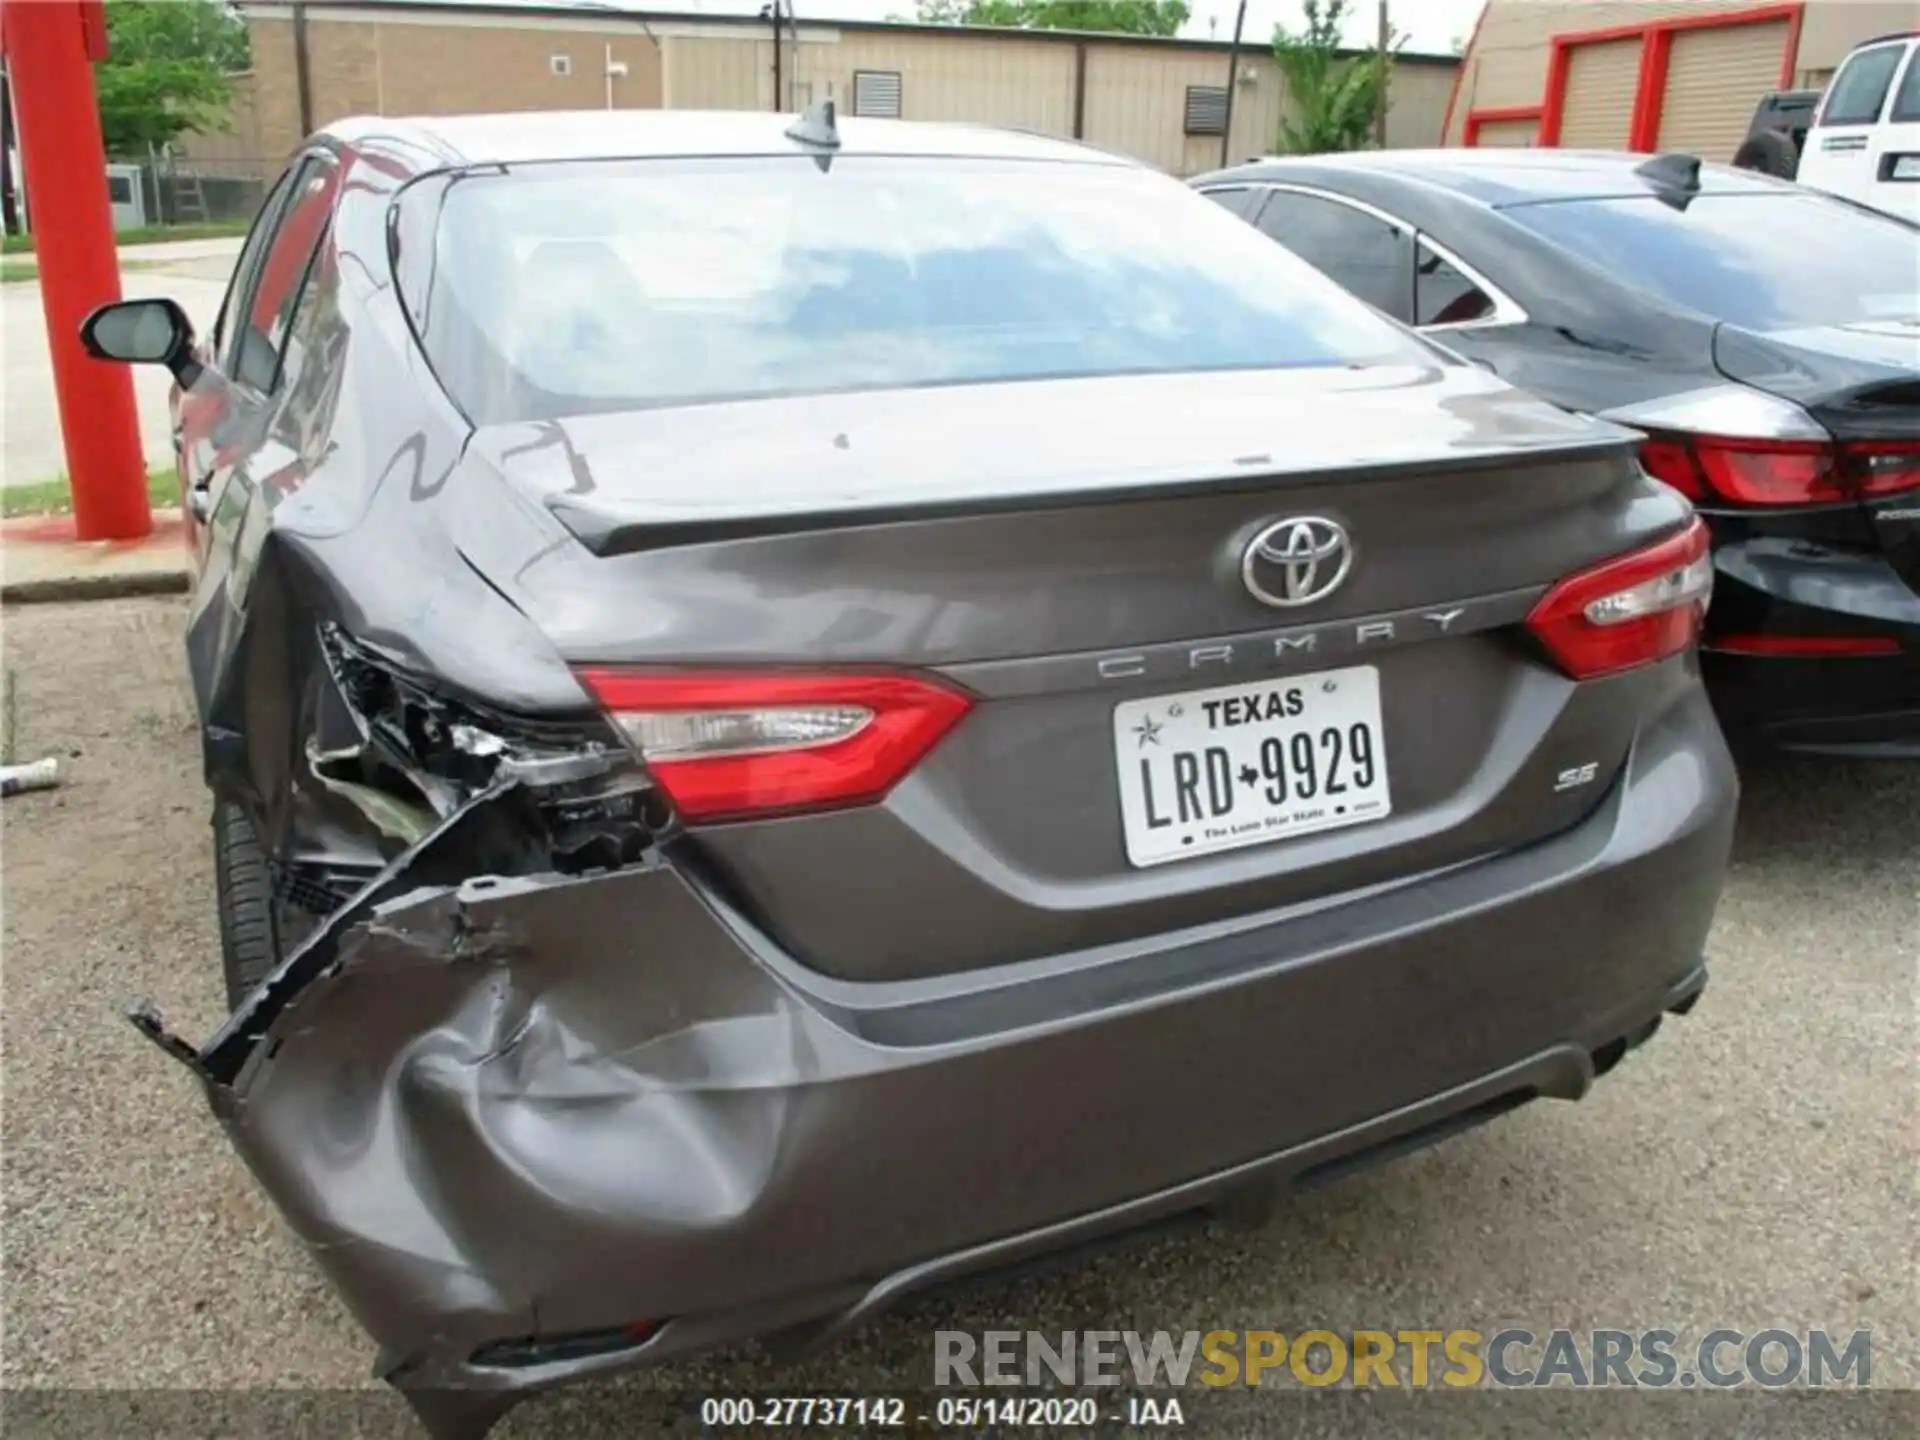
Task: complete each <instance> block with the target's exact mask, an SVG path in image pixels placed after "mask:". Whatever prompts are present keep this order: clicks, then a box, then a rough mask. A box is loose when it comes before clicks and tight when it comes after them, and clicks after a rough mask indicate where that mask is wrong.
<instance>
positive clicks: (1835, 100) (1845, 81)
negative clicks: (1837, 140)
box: [1818, 45, 1907, 125]
mask: <svg viewBox="0 0 1920 1440" xmlns="http://www.w3.org/2000/svg"><path fill="white" fill-rule="evenodd" d="M1906 53H1907V50H1906V47H1905V46H1904V45H1881V46H1879V47H1877V48H1875V49H1872V50H1862V51H1860V52H1859V53H1858V54H1856V55H1854V56H1853V57H1852V58H1851V59H1849V60H1848V61H1847V63H1846V64H1844V65H1842V66H1841V67H1840V73H1839V74H1838V75H1836V76H1834V77H1833V84H1832V85H1830V86H1828V87H1827V102H1826V104H1825V105H1824V106H1823V107H1822V108H1821V111H1820V119H1819V122H1818V123H1819V124H1821V125H1871V124H1873V122H1874V121H1876V120H1878V119H1879V118H1880V109H1881V107H1882V106H1883V105H1885V104H1886V102H1887V90H1888V88H1889V87H1890V86H1891V85H1892V84H1893V72H1894V71H1895V70H1896V69H1898V68H1899V65H1900V60H1901V57H1902V56H1904V55H1905V54H1906Z"/></svg>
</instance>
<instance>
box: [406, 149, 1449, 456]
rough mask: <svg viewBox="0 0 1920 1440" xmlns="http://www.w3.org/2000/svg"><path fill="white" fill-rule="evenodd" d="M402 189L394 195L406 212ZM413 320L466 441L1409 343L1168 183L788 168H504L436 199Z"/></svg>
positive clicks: (980, 170) (778, 161)
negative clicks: (518, 427) (664, 412)
mask: <svg viewBox="0 0 1920 1440" xmlns="http://www.w3.org/2000/svg"><path fill="white" fill-rule="evenodd" d="M416 198H418V199H426V200H430V198H431V197H430V196H427V195H424V194H423V195H421V196H418V197H416V196H415V195H414V193H413V192H411V191H409V192H406V193H404V194H403V195H402V196H401V198H400V203H401V205H403V206H405V205H407V204H409V203H411V202H412V201H413V200H415V199H416ZM440 203H441V211H440V219H439V225H438V230H437V235H436V240H435V252H434V253H435V259H434V265H433V272H432V281H431V294H430V298H429V303H428V305H427V306H426V313H425V314H424V315H422V314H421V313H420V312H419V307H417V306H415V307H414V310H415V313H414V320H415V323H416V326H417V327H418V329H419V332H420V334H421V336H422V340H423V343H424V345H425V347H426V349H427V352H428V355H429V357H430V358H431V360H432V361H433V364H434V369H435V372H436V373H437V374H438V375H439V376H440V378H441V380H442V382H443V383H444V384H445V385H446V387H447V389H448V390H449V392H450V393H451V394H452V395H453V398H454V399H455V401H456V402H457V403H459V404H460V406H461V408H462V409H463V410H465V411H466V413H467V414H468V416H469V417H470V418H472V419H474V420H476V421H478V422H479V423H491V422H496V421H502V420H525V419H543V418H556V417H558V416H562V415H567V414H573V413H580V412H584V411H591V410H608V409H634V408H640V407H645V406H651V405H683V404H693V403H702V402H710V401H718V400H729V399H753V398H761V397H770V396H778V395H796V394H808V393H822V392H828V391H835V390H870V389H882V388H888V387H903V386H924V385H939V384H965V383H980V382H987V381H996V380H1024V379H1041V378H1048V377H1065V376H1097V375H1121V374H1147V373H1155V372H1164V371H1191V370H1209V369H1228V368H1263V369H1265V368H1276V367H1290V366H1328V365H1343V364H1353V363H1360V362H1365V361H1369V360H1373V359H1381V358H1385V357H1388V356H1391V357H1393V358H1395V359H1400V360H1406V359H1412V358H1414V354H1415V353H1416V352H1414V351H1413V350H1412V349H1411V344H1410V342H1409V341H1407V340H1406V339H1405V337H1403V336H1401V335H1400V334H1398V333H1397V332H1396V331H1395V330H1394V329H1393V328H1392V327H1391V326H1387V325H1384V324H1381V323H1380V322H1379V321H1378V320H1377V319H1376V318H1375V317H1373V316H1370V315H1369V314H1367V312H1366V311H1365V309H1364V308H1363V307H1361V306H1358V305H1356V304H1355V303H1354V302H1353V300H1352V299H1351V298H1350V297H1348V296H1346V295H1343V294H1341V293H1340V291H1339V289H1338V288H1337V287H1336V286H1334V285H1332V284H1330V283H1328V282H1327V280H1326V279H1325V278H1324V277H1322V276H1320V275H1317V274H1315V273H1314V271H1313V270H1312V269H1311V268H1309V267H1308V266H1305V265H1302V264H1300V263H1299V262H1298V261H1297V260H1295V259H1293V258H1292V257H1290V256H1288V255H1287V254H1286V253H1285V252H1284V251H1282V250H1280V249H1278V248H1277V247H1275V246H1273V245H1271V244H1269V243H1268V242H1267V241H1265V240H1263V239H1262V238H1261V237H1260V236H1258V235H1257V234H1255V233H1254V232H1253V231H1252V230H1251V229H1250V228H1249V227H1247V226H1246V225H1243V224H1241V223H1240V222H1238V221H1236V220H1235V219H1234V218H1233V217H1232V216H1230V215H1227V214H1225V213H1223V212H1222V211H1221V209H1220V207H1219V206H1217V205H1214V204H1210V203H1208V202H1207V201H1206V200H1203V199H1202V198H1201V197H1200V196H1198V195H1196V194H1194V192H1193V191H1191V190H1189V189H1188V188H1186V187H1185V186H1183V185H1180V184H1179V183H1178V182H1176V181H1173V180H1169V179H1168V178H1166V177H1165V176H1161V175H1157V174H1153V173H1151V172H1147V171H1143V170H1136V169H1134V168H1132V167H1121V166H1114V165H1104V164H1101V165H1093V164H1087V165H1080V164H1051V163H1049V164H1039V163H1031V162H1028V163H1021V162H1012V163H1009V162H1000V161H974V160H957V159H956V160H935V161H929V160H925V159H920V160H906V159H896V158H888V157H880V156H843V157H842V158H840V159H838V160H836V161H835V162H833V163H832V164H831V165H830V166H827V167H824V168H823V167H822V166H820V165H817V164H815V163H814V161H813V160H812V159H811V158H809V157H806V156H802V155H795V156H793V157H791V158H788V157H784V156H783V157H778V158H773V159H767V158H758V159H751V160H736V159H714V160H659V161H619V162H610V163H594V162H589V163H563V164H545V165H528V166H523V167H518V168H516V169H515V170H513V171H511V172H509V173H507V174H505V175H497V174H474V175H469V176H466V177H464V178H463V179H462V180H461V181H460V183H458V184H456V185H453V186H451V187H450V188H448V189H447V190H446V192H445V194H444V197H443V198H442V199H441V202H440Z"/></svg>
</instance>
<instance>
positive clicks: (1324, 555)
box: [1240, 515, 1353, 609]
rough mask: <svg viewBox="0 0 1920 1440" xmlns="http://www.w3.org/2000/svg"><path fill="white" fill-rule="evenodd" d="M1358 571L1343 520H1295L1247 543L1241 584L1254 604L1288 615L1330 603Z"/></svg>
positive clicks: (1306, 517)
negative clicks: (1304, 607) (1291, 610)
mask: <svg viewBox="0 0 1920 1440" xmlns="http://www.w3.org/2000/svg"><path fill="white" fill-rule="evenodd" d="M1352 568H1353V541H1352V540H1350V539H1348V538H1347V529H1346V527H1345V526H1344V525H1342V524H1341V523H1340V522H1339V521H1337V520H1329V519H1327V518H1326V517H1325V516H1323V515H1293V516H1289V517H1288V518H1287V519H1285V520H1276V521H1274V522H1273V524H1271V525H1268V526H1266V527H1265V528H1264V529H1262V530H1261V531H1260V532H1259V533H1258V534H1257V535H1255V536H1254V537H1253V539H1251V540H1250V541H1248V542H1247V553H1246V554H1245V555H1244V556H1243V557H1242V558H1241V561H1240V578H1241V579H1242V580H1243V581H1245V582H1246V586H1247V589H1248V590H1249V591H1250V592H1252V594H1253V597H1254V599H1256V600H1259V601H1261V602H1262V603H1264V604H1267V605H1276V606H1279V607H1281V608H1282V609H1287V608H1291V607H1292V606H1296V605H1311V604H1312V603H1313V602H1314V601H1316V600H1324V599H1326V598H1327V596H1329V595H1331V594H1332V593H1333V592H1334V591H1335V590H1337V589H1339V588H1340V584H1341V582H1342V581H1344V580H1345V579H1346V578H1347V572H1348V571H1349V570H1351V569H1352Z"/></svg>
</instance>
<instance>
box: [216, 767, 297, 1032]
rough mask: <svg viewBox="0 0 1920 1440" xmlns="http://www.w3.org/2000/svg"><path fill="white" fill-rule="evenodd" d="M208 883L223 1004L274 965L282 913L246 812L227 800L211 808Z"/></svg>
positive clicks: (236, 1003) (233, 1005)
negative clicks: (217, 924) (217, 926)
mask: <svg viewBox="0 0 1920 1440" xmlns="http://www.w3.org/2000/svg"><path fill="white" fill-rule="evenodd" d="M213 883H214V891H215V896H216V901H217V905H218V909H219V915H220V968H221V972H222V975H223V977H224V978H225V980H226V985H227V1008H228V1009H229V1010H237V1009H238V1008H239V1007H240V1002H241V1001H242V1000H244V999H246V997H247V996H248V995H249V994H251V993H252V992H253V990H254V988H255V987H256V986H258V985H259V984H260V982H261V981H262V980H264V979H266V978H267V976H269V975H271V974H272V973H273V972H274V971H275V970H276V969H278V968H279V965H280V958H281V948H280V943H281V938H280V937H281V933H282V923H283V916H282V912H281V907H280V906H279V905H278V904H276V903H275V900H274V895H273V870H272V868H271V867H270V866H269V865H268V864H267V856H266V852H265V851H264V850H262V849H261V848H260V837H259V836H257V835H255V834H254V832H253V822H252V821H251V820H249V819H248V818H247V812H246V811H244V810H242V809H241V808H240V807H239V806H238V805H235V804H233V803H232V802H230V801H225V800H222V801H217V802H215V804H214V807H213Z"/></svg>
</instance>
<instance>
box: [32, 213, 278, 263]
mask: <svg viewBox="0 0 1920 1440" xmlns="http://www.w3.org/2000/svg"><path fill="white" fill-rule="evenodd" d="M252 225H253V221H252V220H251V219H248V220H210V221H208V222H207V223H206V224H205V225H142V226H140V227H139V228H138V229H135V230H119V231H116V232H114V237H113V243H114V244H116V245H153V244H157V243H159V242H161V241H165V240H219V239H223V238H225V237H226V236H229V235H244V234H246V233H247V231H248V229H249V228H250V227H251V226H252ZM32 253H33V236H31V235H7V236H0V255H31V254H32Z"/></svg>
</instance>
